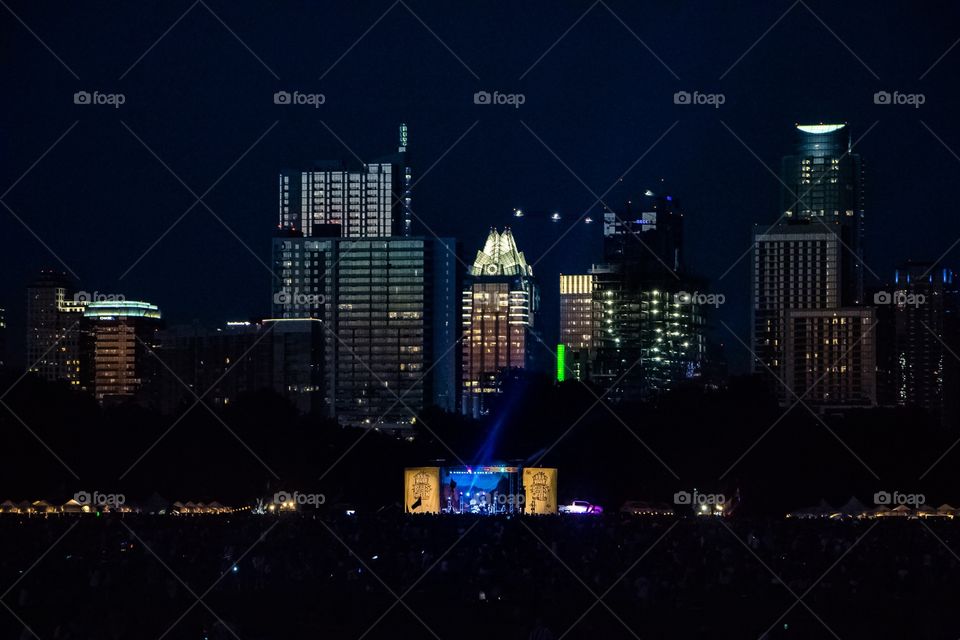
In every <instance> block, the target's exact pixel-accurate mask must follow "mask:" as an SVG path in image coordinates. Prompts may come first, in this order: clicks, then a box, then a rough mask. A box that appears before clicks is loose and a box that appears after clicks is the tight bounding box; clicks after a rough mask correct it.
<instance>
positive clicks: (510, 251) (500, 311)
mask: <svg viewBox="0 0 960 640" xmlns="http://www.w3.org/2000/svg"><path fill="white" fill-rule="evenodd" d="M539 309H540V291H539V287H538V286H537V284H536V281H535V280H534V279H533V268H532V267H531V266H530V265H528V264H527V261H526V258H525V257H524V255H523V252H521V251H520V250H519V249H518V248H517V243H516V241H515V240H514V238H513V233H512V232H511V231H510V229H505V230H504V231H503V233H499V232H498V231H497V230H496V229H491V230H490V233H489V235H488V236H487V239H486V242H485V243H484V246H483V248H482V249H481V250H480V251H478V252H477V255H476V258H475V260H474V262H473V265H472V266H471V267H470V270H469V272H468V275H467V281H466V284H465V286H464V288H463V295H462V299H461V310H462V318H461V321H462V327H463V347H462V373H461V408H462V411H463V413H465V414H467V415H474V416H478V415H481V414H483V413H485V412H486V411H487V410H488V408H489V407H488V403H487V401H486V400H487V397H488V396H490V394H497V393H499V392H500V391H501V385H502V382H503V376H504V375H505V374H508V373H509V372H510V371H512V370H518V369H528V368H530V367H531V365H532V364H533V362H534V359H535V351H537V350H539V349H542V348H543V346H542V345H540V344H538V342H539V340H538V337H539V336H538V334H537V332H538V330H539V323H538V321H537V316H538V314H539Z"/></svg>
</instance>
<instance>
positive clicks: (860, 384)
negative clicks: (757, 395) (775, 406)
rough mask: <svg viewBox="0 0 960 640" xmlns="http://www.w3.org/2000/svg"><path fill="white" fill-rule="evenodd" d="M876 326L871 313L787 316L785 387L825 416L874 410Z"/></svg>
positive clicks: (854, 310)
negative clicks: (832, 412) (845, 410)
mask: <svg viewBox="0 0 960 640" xmlns="http://www.w3.org/2000/svg"><path fill="white" fill-rule="evenodd" d="M875 322H876V320H875V317H874V311H873V308H872V307H847V308H840V309H791V310H789V311H787V314H786V324H787V330H786V344H785V346H784V366H783V382H784V383H785V385H786V386H787V387H789V388H790V389H791V390H792V391H793V394H796V396H797V397H799V398H802V399H803V401H804V402H806V403H808V404H810V405H814V406H816V407H818V408H819V409H821V410H824V409H841V408H849V407H870V406H875V405H876V404H877V375H876V368H877V363H876V343H875V340H876V337H875V333H874V331H875ZM793 394H788V396H787V398H786V404H788V405H792V404H793V403H794V402H795V401H796V397H794V395H793Z"/></svg>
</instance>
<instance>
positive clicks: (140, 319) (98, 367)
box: [81, 300, 161, 403]
mask: <svg viewBox="0 0 960 640" xmlns="http://www.w3.org/2000/svg"><path fill="white" fill-rule="evenodd" d="M160 327H161V317H160V309H159V308H158V307H157V306H156V305H154V304H150V303H149V302H141V301H135V300H119V301H111V302H90V303H89V304H86V305H85V307H84V310H83V330H82V335H83V337H82V339H81V342H82V346H81V351H82V352H83V360H84V366H83V367H82V368H81V371H82V378H83V380H84V385H83V386H84V387H85V388H87V389H89V390H90V391H91V392H92V393H93V395H94V397H95V398H96V399H97V401H98V402H101V403H109V402H116V401H120V400H123V399H127V398H133V397H134V396H135V395H137V392H138V391H139V390H140V388H141V387H142V386H143V385H144V382H145V381H146V380H148V379H149V378H151V377H152V376H153V375H155V373H156V370H157V366H158V363H157V362H156V359H155V357H154V356H153V353H152V352H153V351H154V349H155V348H156V334H157V331H158V330H159V329H160Z"/></svg>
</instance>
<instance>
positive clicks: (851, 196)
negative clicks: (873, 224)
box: [781, 124, 864, 305]
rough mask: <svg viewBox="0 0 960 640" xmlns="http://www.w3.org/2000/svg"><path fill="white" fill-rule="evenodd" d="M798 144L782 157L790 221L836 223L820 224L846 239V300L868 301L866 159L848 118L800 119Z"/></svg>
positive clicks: (843, 292) (851, 302) (784, 211)
mask: <svg viewBox="0 0 960 640" xmlns="http://www.w3.org/2000/svg"><path fill="white" fill-rule="evenodd" d="M794 131H795V134H796V146H795V147H794V152H793V153H792V154H791V155H788V156H785V157H784V158H783V162H782V169H781V179H782V180H783V183H784V185H785V186H784V188H783V189H782V191H781V198H782V207H781V209H782V214H783V218H784V219H785V220H787V221H803V220H809V221H813V222H825V223H830V224H828V225H827V227H824V226H822V225H820V224H817V225H816V226H818V227H820V228H821V229H822V230H824V231H826V230H827V228H829V229H830V230H831V233H836V234H837V235H838V236H839V237H840V239H841V240H842V242H841V249H842V251H841V254H840V261H841V279H842V283H841V289H840V291H841V301H840V303H841V304H843V305H857V304H861V303H862V302H863V264H862V260H863V215H864V212H863V203H864V184H863V183H864V178H863V161H862V159H861V158H860V155H859V154H857V153H853V141H852V139H851V136H850V127H848V126H847V125H846V124H813V125H800V124H798V125H797V126H796V128H795V130H794Z"/></svg>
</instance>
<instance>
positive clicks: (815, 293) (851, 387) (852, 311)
mask: <svg viewBox="0 0 960 640" xmlns="http://www.w3.org/2000/svg"><path fill="white" fill-rule="evenodd" d="M795 135H796V136H797V139H796V144H795V148H794V151H793V153H792V154H790V155H787V156H785V157H784V158H783V163H782V172H781V179H782V181H783V183H784V189H783V191H782V198H783V200H782V215H781V219H780V220H778V221H777V222H776V223H774V225H773V226H771V227H769V228H767V227H765V226H764V225H757V226H756V227H755V228H754V233H753V240H754V254H753V282H752V285H753V286H752V291H753V303H752V305H751V321H752V336H751V342H752V349H753V354H754V361H753V370H754V371H755V372H757V373H760V374H761V375H762V376H763V377H765V378H766V379H767V380H768V382H769V386H770V388H771V389H772V390H774V391H775V392H776V393H777V394H778V396H779V398H780V402H781V404H783V405H785V406H789V405H791V404H792V403H793V402H794V400H795V398H794V394H796V395H801V396H802V394H803V393H804V392H808V395H807V397H805V398H804V401H805V402H807V403H809V404H812V405H818V406H819V407H820V408H821V409H828V408H831V407H847V406H864V405H873V404H876V403H877V387H878V384H877V359H876V340H877V338H876V333H874V332H875V330H876V314H875V313H874V310H873V309H872V308H866V307H863V306H861V305H862V304H863V264H862V254H863V251H862V235H863V190H864V188H863V163H862V160H861V158H860V156H859V155H857V154H854V153H852V149H853V145H852V141H851V137H850V130H849V127H847V125H846V124H816V125H797V126H796V128H795ZM818 341H820V342H818ZM838 346H840V347H844V346H845V347H848V348H849V349H850V351H849V353H848V352H847V351H845V350H844V349H843V348H841V349H838V348H836V347H838ZM784 385H786V386H787V387H789V389H790V390H792V391H793V393H790V391H788V390H787V389H786V388H784Z"/></svg>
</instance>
